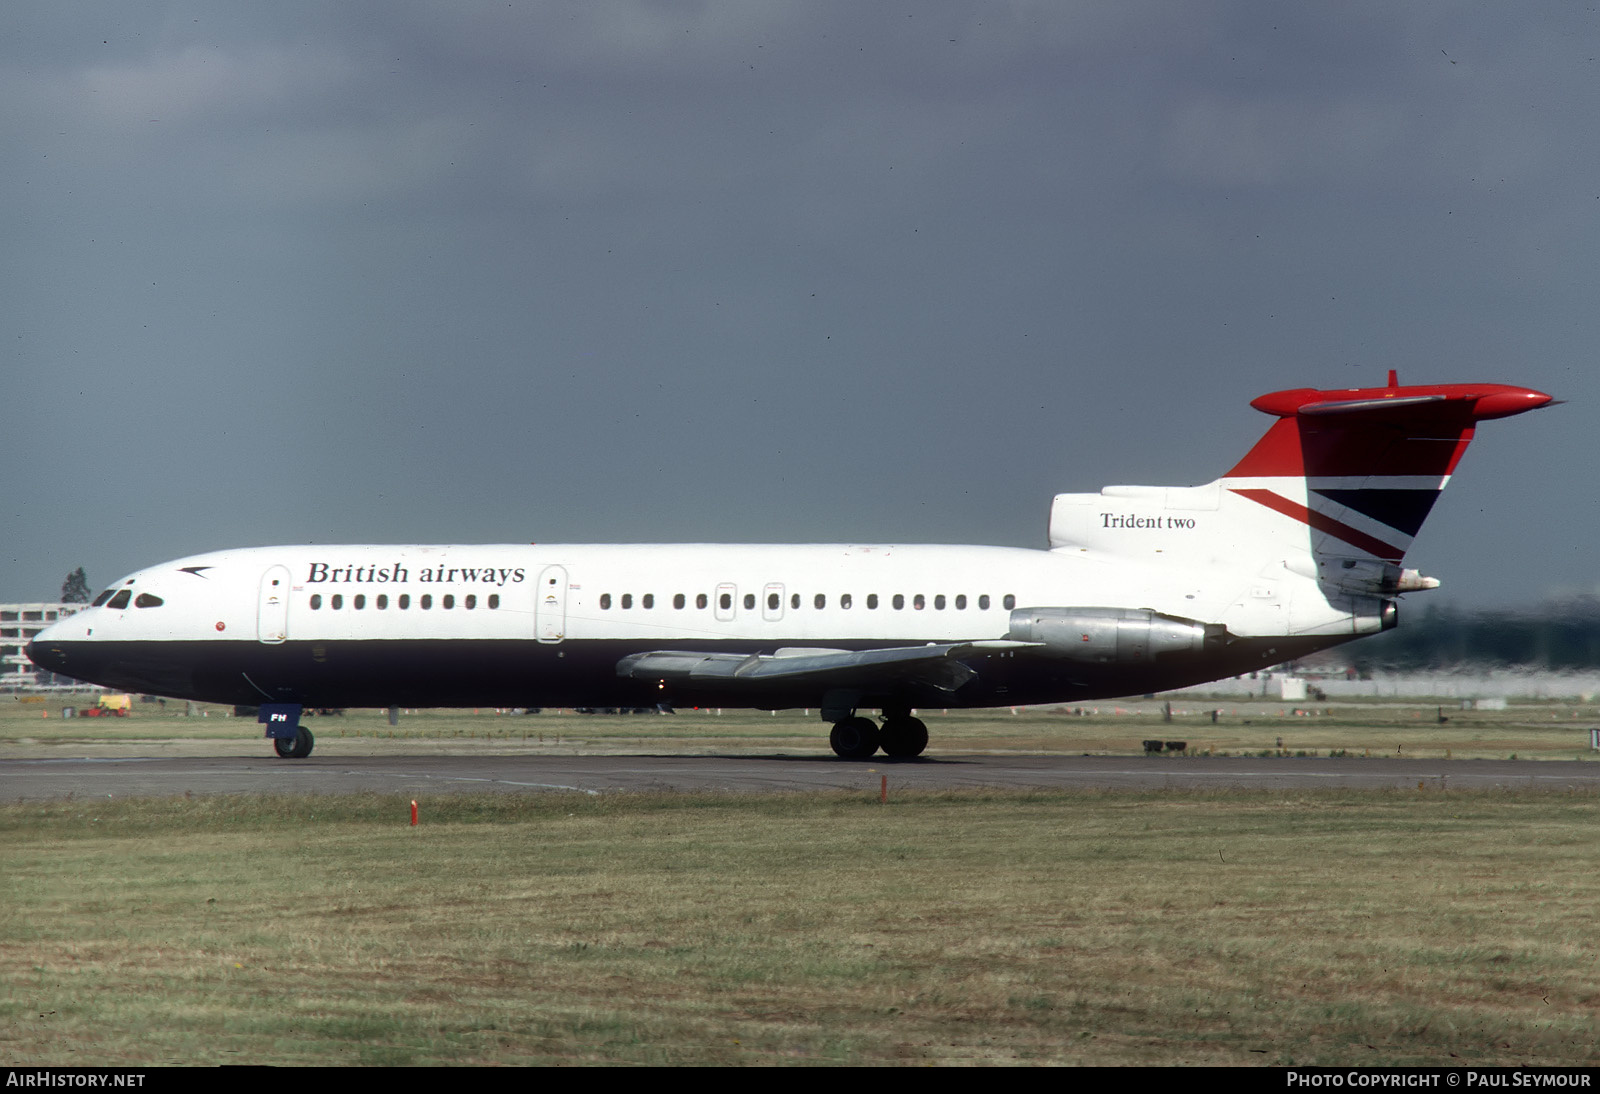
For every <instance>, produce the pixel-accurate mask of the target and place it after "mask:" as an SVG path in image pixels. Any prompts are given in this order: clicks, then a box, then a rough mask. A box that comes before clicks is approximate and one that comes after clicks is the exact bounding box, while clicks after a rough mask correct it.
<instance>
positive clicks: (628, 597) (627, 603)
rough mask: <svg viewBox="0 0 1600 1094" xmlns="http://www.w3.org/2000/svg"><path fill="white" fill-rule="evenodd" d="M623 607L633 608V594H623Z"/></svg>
mask: <svg viewBox="0 0 1600 1094" xmlns="http://www.w3.org/2000/svg"><path fill="white" fill-rule="evenodd" d="M622 606H623V607H624V608H631V607H633V594H632V593H623V594H622Z"/></svg>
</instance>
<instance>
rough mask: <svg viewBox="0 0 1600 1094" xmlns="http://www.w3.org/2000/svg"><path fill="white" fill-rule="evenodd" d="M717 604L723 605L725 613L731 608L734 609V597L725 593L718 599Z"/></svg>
mask: <svg viewBox="0 0 1600 1094" xmlns="http://www.w3.org/2000/svg"><path fill="white" fill-rule="evenodd" d="M717 603H718V604H721V605H722V610H723V611H727V610H728V609H729V608H731V607H733V596H732V595H731V594H729V593H723V594H722V595H721V596H719V597H718V598H717Z"/></svg>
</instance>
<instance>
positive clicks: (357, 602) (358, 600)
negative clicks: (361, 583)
mask: <svg viewBox="0 0 1600 1094" xmlns="http://www.w3.org/2000/svg"><path fill="white" fill-rule="evenodd" d="M350 606H351V607H353V608H355V610H356V611H358V612H359V611H360V610H361V609H362V608H365V607H366V606H367V595H366V594H365V593H357V594H356V596H355V599H354V600H352V601H351V602H350Z"/></svg>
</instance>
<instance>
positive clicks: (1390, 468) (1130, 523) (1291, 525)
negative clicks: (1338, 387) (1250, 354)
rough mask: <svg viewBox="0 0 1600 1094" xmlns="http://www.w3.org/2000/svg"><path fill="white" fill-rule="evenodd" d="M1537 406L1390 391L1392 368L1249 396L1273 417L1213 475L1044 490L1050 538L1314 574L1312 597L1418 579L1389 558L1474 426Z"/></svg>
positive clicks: (1426, 388) (1193, 561) (1524, 392)
mask: <svg viewBox="0 0 1600 1094" xmlns="http://www.w3.org/2000/svg"><path fill="white" fill-rule="evenodd" d="M1551 401H1552V400H1551V398H1550V396H1548V395H1545V394H1543V393H1542V392H1538V391H1532V390H1530V389H1528V388H1521V387H1510V386H1507V385H1504V384H1432V385H1416V386H1406V387H1402V386H1401V385H1400V383H1399V381H1398V380H1397V378H1396V376H1395V374H1394V373H1393V372H1390V373H1389V383H1388V386H1386V387H1379V388H1356V389H1351V390H1346V391H1319V390H1316V389H1313V388H1299V389H1296V390H1293V391H1277V392H1273V393H1271V394H1269V395H1263V396H1261V397H1260V398H1259V399H1256V400H1255V401H1254V402H1252V403H1251V404H1250V405H1251V406H1253V407H1255V408H1256V409H1257V410H1260V411H1263V412H1265V413H1267V414H1272V415H1275V416H1276V417H1277V419H1278V420H1277V421H1276V422H1274V423H1273V424H1272V427H1271V428H1270V429H1268V430H1267V432H1266V435H1265V436H1263V437H1262V438H1261V440H1260V441H1258V442H1257V443H1256V445H1255V447H1254V448H1252V449H1250V451H1249V452H1248V453H1246V454H1245V457H1244V458H1243V459H1242V460H1240V461H1239V463H1238V464H1237V465H1236V466H1235V467H1234V468H1233V469H1232V470H1231V471H1229V472H1228V473H1227V474H1226V475H1224V476H1223V477H1222V478H1220V479H1218V480H1217V481H1215V482H1212V483H1208V484H1207V485H1205V486H1195V487H1187V488H1181V489H1170V488H1162V487H1149V486H1108V487H1106V488H1105V489H1104V490H1102V491H1101V492H1100V493H1098V494H1061V495H1058V496H1057V497H1056V499H1055V504H1054V506H1053V507H1052V509H1051V513H1050V546H1051V547H1052V548H1055V549H1058V550H1080V551H1085V552H1089V553H1094V554H1099V555H1102V556H1111V557H1113V558H1116V559H1120V560H1126V561H1135V562H1144V563H1149V564H1153V565H1157V566H1160V567H1162V568H1163V569H1165V568H1169V567H1174V566H1177V567H1193V566H1196V565H1197V564H1199V565H1206V566H1210V567H1214V568H1218V569H1232V570H1235V571H1242V572H1246V573H1248V574H1251V575H1266V576H1270V575H1271V574H1274V573H1276V574H1280V575H1281V574H1284V573H1285V571H1287V573H1288V574H1293V575H1298V576H1299V577H1300V578H1303V579H1310V580H1314V581H1315V582H1316V584H1317V585H1318V586H1320V587H1321V590H1322V593H1321V595H1319V596H1318V597H1317V599H1319V600H1323V601H1324V606H1327V605H1328V604H1331V602H1332V600H1333V599H1334V598H1341V599H1343V598H1351V597H1358V598H1370V597H1379V596H1384V595H1387V594H1390V593H1395V592H1405V591H1408V590H1411V589H1423V588H1432V587H1433V586H1435V585H1437V584H1438V582H1436V581H1433V580H1432V579H1431V578H1424V577H1420V576H1419V575H1417V574H1416V573H1415V572H1414V571H1410V570H1402V569H1401V568H1400V563H1401V560H1402V559H1404V557H1405V554H1406V551H1407V549H1408V548H1409V547H1410V546H1411V541H1412V538H1413V537H1414V536H1415V535H1416V534H1417V531H1418V530H1419V529H1420V528H1421V527H1422V522H1423V520H1424V519H1426V517H1427V515H1428V513H1429V511H1430V510H1431V509H1432V508H1433V503H1434V502H1435V501H1436V500H1437V499H1438V496H1439V492H1440V491H1441V490H1443V489H1444V487H1445V485H1446V484H1447V483H1448V482H1449V481H1450V476H1451V475H1452V474H1453V473H1454V472H1455V468H1456V464H1457V463H1458V462H1459V461H1460V459H1461V455H1462V453H1463V452H1465V451H1466V448H1467V445H1468V444H1469V443H1470V442H1471V440H1472V436H1473V431H1474V429H1475V427H1476V425H1477V423H1478V422H1480V421H1484V420H1487V419H1490V418H1505V417H1509V416H1511V415H1513V414H1521V413H1523V412H1524V411H1528V410H1535V409H1537V408H1539V407H1542V406H1546V405H1548V404H1549V403H1550V402H1551ZM1247 595H1248V594H1247ZM1255 595H1257V596H1263V597H1264V596H1265V595H1266V594H1264V593H1261V592H1257V593H1256V594H1255ZM1302 602H1303V598H1302ZM1295 629H1296V628H1295V627H1292V626H1291V627H1290V630H1291V633H1292V632H1293V631H1294V630H1295Z"/></svg>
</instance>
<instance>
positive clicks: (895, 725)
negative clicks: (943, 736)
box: [879, 716, 928, 760]
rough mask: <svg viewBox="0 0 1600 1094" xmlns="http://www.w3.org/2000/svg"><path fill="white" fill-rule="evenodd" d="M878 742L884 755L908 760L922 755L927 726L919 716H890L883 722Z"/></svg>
mask: <svg viewBox="0 0 1600 1094" xmlns="http://www.w3.org/2000/svg"><path fill="white" fill-rule="evenodd" d="M879 743H880V744H881V745H882V747H883V751H884V754H885V755H886V756H892V757H894V758H895V759H897V760H909V759H911V758H913V757H915V756H920V755H922V750H923V749H925V748H927V747H928V727H927V726H926V725H924V724H923V721H922V719H921V718H912V717H909V716H907V717H905V718H890V719H889V720H888V721H887V722H884V723H883V732H882V733H881V734H880V735H879Z"/></svg>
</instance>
